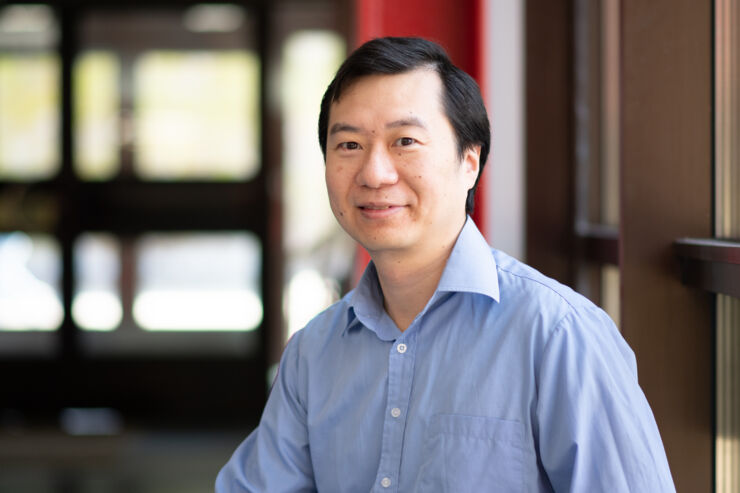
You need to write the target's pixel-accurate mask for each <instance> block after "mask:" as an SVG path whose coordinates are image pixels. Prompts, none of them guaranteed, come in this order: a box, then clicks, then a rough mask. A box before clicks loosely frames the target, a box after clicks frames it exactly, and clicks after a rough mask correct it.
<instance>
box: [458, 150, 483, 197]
mask: <svg viewBox="0 0 740 493" xmlns="http://www.w3.org/2000/svg"><path fill="white" fill-rule="evenodd" d="M461 164H462V172H463V174H464V175H465V181H466V183H467V184H468V189H471V188H473V185H475V180H477V179H478V171H480V146H479V145H474V146H470V147H469V148H467V149H466V150H465V153H464V154H463V159H462V163H461Z"/></svg>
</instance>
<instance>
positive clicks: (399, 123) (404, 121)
mask: <svg viewBox="0 0 740 493" xmlns="http://www.w3.org/2000/svg"><path fill="white" fill-rule="evenodd" d="M400 127H419V128H423V129H425V130H426V128H427V126H426V125H424V122H423V121H421V120H420V119H419V118H416V117H415V116H411V117H408V118H401V119H399V120H394V121H392V122H390V123H387V124H386V125H385V128H400ZM339 132H351V133H360V132H361V129H360V128H359V127H355V126H354V125H350V124H348V123H342V122H338V123H335V124H334V125H332V126H331V129H329V135H334V134H336V133H339Z"/></svg>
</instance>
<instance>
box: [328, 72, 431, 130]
mask: <svg viewBox="0 0 740 493" xmlns="http://www.w3.org/2000/svg"><path fill="white" fill-rule="evenodd" d="M442 99H443V98H442V81H441V79H440V77H439V74H438V73H437V72H436V70H434V69H432V68H427V67H422V68H417V69H414V70H410V71H408V72H402V73H398V74H372V75H365V76H362V77H358V78H357V79H355V80H353V81H352V82H350V83H349V84H348V85H347V86H346V87H345V88H344V89H343V91H342V92H341V95H340V97H339V98H338V99H337V100H335V101H334V102H332V104H331V106H330V113H329V120H334V119H335V117H338V116H339V115H340V114H341V115H344V114H346V113H348V112H349V113H360V114H365V115H369V114H371V113H372V114H375V113H394V112H395V113H402V112H408V111H413V112H415V113H418V112H423V113H426V114H427V116H428V117H432V116H443V117H444V116H445V115H444V114H443V112H442ZM404 116H406V115H404Z"/></svg>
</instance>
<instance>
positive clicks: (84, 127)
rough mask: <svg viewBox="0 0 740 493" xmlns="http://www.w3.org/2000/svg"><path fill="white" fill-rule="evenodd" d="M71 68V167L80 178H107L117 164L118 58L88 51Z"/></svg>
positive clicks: (118, 162) (104, 53) (111, 54)
mask: <svg viewBox="0 0 740 493" xmlns="http://www.w3.org/2000/svg"><path fill="white" fill-rule="evenodd" d="M74 70H75V71H74V91H75V94H74V102H75V158H76V162H75V167H76V169H77V173H78V174H79V175H80V177H82V178H84V179H88V180H105V179H109V178H111V177H112V176H113V175H115V174H116V173H117V172H118V169H119V166H120V161H119V145H120V142H119V131H120V129H119V117H118V115H119V105H120V101H119V90H120V88H119V84H118V79H119V77H120V65H119V61H118V59H117V58H116V56H115V55H114V54H113V53H112V52H106V51H88V52H85V53H83V54H82V55H81V56H80V57H79V58H78V59H77V62H76V64H75V69H74Z"/></svg>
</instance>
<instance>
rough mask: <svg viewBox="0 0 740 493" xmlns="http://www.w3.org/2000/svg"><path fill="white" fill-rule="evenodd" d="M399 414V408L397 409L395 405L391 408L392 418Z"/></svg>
mask: <svg viewBox="0 0 740 493" xmlns="http://www.w3.org/2000/svg"><path fill="white" fill-rule="evenodd" d="M400 415H401V410H400V409H398V408H397V407H394V408H393V409H391V416H393V417H394V418H397V417H399V416H400Z"/></svg>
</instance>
